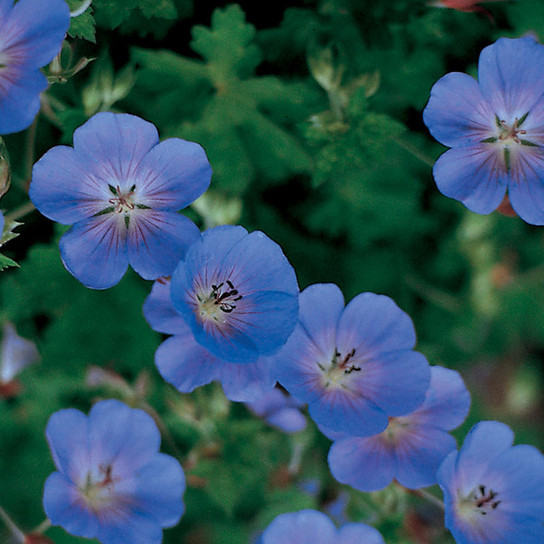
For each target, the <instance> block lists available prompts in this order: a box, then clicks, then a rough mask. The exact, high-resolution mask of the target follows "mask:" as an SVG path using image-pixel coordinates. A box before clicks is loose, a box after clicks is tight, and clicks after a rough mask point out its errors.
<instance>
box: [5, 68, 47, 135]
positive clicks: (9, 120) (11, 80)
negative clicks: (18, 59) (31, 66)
mask: <svg viewBox="0 0 544 544" xmlns="http://www.w3.org/2000/svg"><path fill="white" fill-rule="evenodd" d="M46 88H47V79H46V77H45V76H44V75H43V74H42V73H41V72H39V71H38V70H31V71H25V70H24V69H23V68H20V67H16V66H7V67H5V68H0V134H11V133H12V132H19V131H21V130H24V129H26V128H28V127H29V126H30V125H31V124H32V121H34V117H36V115H37V113H38V111H40V106H41V102H40V93H41V92H42V91H43V90H44V89H46Z"/></svg>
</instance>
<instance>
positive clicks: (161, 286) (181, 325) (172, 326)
mask: <svg viewBox="0 0 544 544" xmlns="http://www.w3.org/2000/svg"><path fill="white" fill-rule="evenodd" d="M143 311H144V317H145V319H146V321H147V322H148V323H149V325H150V326H151V328H152V329H153V330H154V331H157V332H162V333H164V334H182V333H183V332H188V331H189V330H190V329H189V326H188V325H186V323H185V321H184V320H183V318H182V317H181V316H180V315H179V313H178V312H177V311H176V309H175V308H174V306H173V304H172V301H171V299H170V280H169V279H165V278H163V279H160V280H158V281H156V282H155V283H154V284H153V288H152V289H151V293H150V294H149V296H148V297H147V298H146V299H145V302H144V307H143Z"/></svg>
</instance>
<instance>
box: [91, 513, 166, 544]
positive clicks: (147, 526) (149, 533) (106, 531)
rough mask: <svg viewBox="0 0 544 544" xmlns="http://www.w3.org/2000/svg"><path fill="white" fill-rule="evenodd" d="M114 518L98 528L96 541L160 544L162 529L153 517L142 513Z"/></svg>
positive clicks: (121, 543)
mask: <svg viewBox="0 0 544 544" xmlns="http://www.w3.org/2000/svg"><path fill="white" fill-rule="evenodd" d="M123 514H124V513H123V512H121V513H118V514H117V515H116V516H115V517H113V516H112V517H111V518H110V519H108V520H107V523H103V524H101V525H99V526H98V531H97V534H96V539H97V540H98V541H99V542H100V543H101V544H127V543H128V542H130V544H161V542H162V540H163V535H162V528H161V526H160V525H159V523H158V521H157V520H156V519H154V517H152V516H150V515H148V514H144V513H137V514H134V513H131V514H132V515H128V516H127V515H123Z"/></svg>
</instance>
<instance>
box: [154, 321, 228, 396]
mask: <svg viewBox="0 0 544 544" xmlns="http://www.w3.org/2000/svg"><path fill="white" fill-rule="evenodd" d="M217 362H218V359H217V358H216V357H214V356H213V355H212V354H211V353H210V352H209V351H208V350H206V349H205V348H203V347H202V346H201V345H200V344H197V343H196V342H195V340H194V337H193V335H192V334H191V332H190V331H187V333H186V334H184V335H181V334H179V335H176V336H172V337H171V338H167V339H166V340H165V341H164V342H163V343H162V344H161V345H160V346H159V347H158V349H157V351H156V353H155V364H156V365H157V368H158V369H159V372H160V374H161V376H162V377H163V378H164V379H165V380H166V381H167V382H168V383H171V384H172V385H173V386H174V387H176V388H177V389H178V390H179V391H181V392H182V393H190V392H191V391H193V390H194V389H196V388H197V387H200V386H201V385H206V384H208V383H211V382H212V381H213V380H214V379H215V378H216V375H217Z"/></svg>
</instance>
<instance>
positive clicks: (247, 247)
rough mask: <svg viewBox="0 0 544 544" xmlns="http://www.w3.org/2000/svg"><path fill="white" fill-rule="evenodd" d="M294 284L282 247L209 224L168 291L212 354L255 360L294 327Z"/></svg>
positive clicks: (256, 235) (281, 341) (226, 358)
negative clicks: (210, 226) (209, 226)
mask: <svg viewBox="0 0 544 544" xmlns="http://www.w3.org/2000/svg"><path fill="white" fill-rule="evenodd" d="M298 291H299V289H298V284H297V279H296V275H295V271H294V269H293V267H292V266H291V265H290V264H289V261H288V260H287V258H286V257H285V255H284V254H283V252H282V250H281V248H280V246H279V245H278V244H276V243H275V242H273V241H272V240H271V239H270V238H268V236H266V235H265V234H263V233H262V232H259V231H255V232H252V233H251V234H248V232H247V230H246V229H244V228H243V227H240V226H233V225H224V226H220V227H215V228H213V229H209V230H207V231H206V232H204V233H203V235H202V238H201V239H200V240H199V241H197V242H195V243H194V244H193V245H192V246H191V247H190V248H189V249H188V251H187V255H186V257H185V259H184V260H183V261H182V262H180V264H179V265H178V267H177V268H176V270H175V272H174V274H173V276H172V286H171V296H172V302H173V304H174V307H175V308H176V310H177V311H178V312H179V313H180V314H181V317H182V318H183V319H184V321H185V322H186V323H187V325H188V326H189V328H190V329H191V331H192V333H193V335H194V338H195V341H196V342H197V343H198V344H199V345H201V346H203V347H205V348H206V349H207V350H208V351H209V352H210V353H211V354H213V355H214V356H215V357H217V358H219V359H222V360H224V361H228V362H231V363H253V362H255V361H257V359H258V358H259V357H261V356H269V355H272V354H274V353H275V352H277V351H278V350H279V349H280V348H281V347H282V346H283V345H284V344H285V342H286V341H287V338H289V335H290V334H291V332H292V331H293V328H294V326H295V323H296V321H297V314H298Z"/></svg>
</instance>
